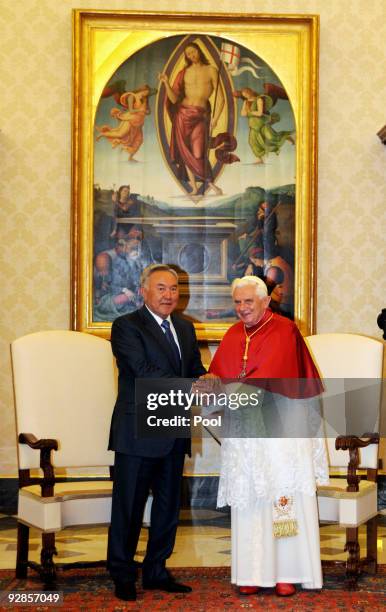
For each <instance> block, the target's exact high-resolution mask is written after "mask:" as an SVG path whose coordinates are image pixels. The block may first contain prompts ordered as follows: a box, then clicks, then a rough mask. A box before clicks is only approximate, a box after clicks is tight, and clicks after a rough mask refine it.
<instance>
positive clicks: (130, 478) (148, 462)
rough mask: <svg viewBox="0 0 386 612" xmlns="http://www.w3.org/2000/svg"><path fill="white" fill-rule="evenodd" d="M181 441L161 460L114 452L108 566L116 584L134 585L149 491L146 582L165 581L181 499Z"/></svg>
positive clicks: (145, 559) (145, 565) (160, 458)
mask: <svg viewBox="0 0 386 612" xmlns="http://www.w3.org/2000/svg"><path fill="white" fill-rule="evenodd" d="M181 442H182V440H176V443H175V445H174V447H173V449H172V450H171V451H170V452H169V453H168V454H167V455H165V456H164V457H137V456H132V455H126V454H123V453H115V464H114V484H113V498H112V511H111V526H110V529H109V542H108V551H107V567H108V569H109V572H110V575H111V577H112V579H113V580H115V581H117V580H118V581H121V582H126V581H134V580H136V577H137V564H136V563H135V561H134V555H135V553H136V550H137V544H138V539H139V535H140V531H141V527H142V520H143V512H144V508H145V504H146V500H147V498H148V495H149V490H150V489H151V490H152V493H153V503H152V509H151V518H150V528H149V537H148V543H147V549H146V555H145V558H144V561H143V566H142V577H143V580H144V581H145V582H146V581H147V582H148V581H152V580H163V579H165V578H167V571H166V569H165V562H166V559H168V558H169V557H170V555H171V554H172V552H173V547H174V542H175V538H176V531H177V525H178V516H179V509H180V498H181V479H182V470H183V466H184V459H185V455H184V453H183V452H182V450H181V449H182V445H181Z"/></svg>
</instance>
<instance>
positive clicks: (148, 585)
mask: <svg viewBox="0 0 386 612" xmlns="http://www.w3.org/2000/svg"><path fill="white" fill-rule="evenodd" d="M143 588H144V589H152V590H153V589H158V590H160V591H167V592H168V593H190V592H191V590H192V587H190V586H188V585H187V584H181V582H176V581H175V580H174V579H173V578H165V579H164V580H149V581H148V582H144V583H143Z"/></svg>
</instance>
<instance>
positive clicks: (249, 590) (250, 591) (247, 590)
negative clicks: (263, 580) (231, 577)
mask: <svg viewBox="0 0 386 612" xmlns="http://www.w3.org/2000/svg"><path fill="white" fill-rule="evenodd" d="M258 592H259V587H258V586H239V593H240V595H255V594H256V593H258Z"/></svg>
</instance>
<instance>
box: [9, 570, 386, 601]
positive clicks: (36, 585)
mask: <svg viewBox="0 0 386 612" xmlns="http://www.w3.org/2000/svg"><path fill="white" fill-rule="evenodd" d="M173 573H174V575H175V576H176V577H177V578H178V579H179V580H181V581H182V582H185V583H187V584H190V585H191V586H192V587H193V592H192V593H190V594H188V595H181V594H169V593H163V592H161V591H145V592H144V591H143V590H142V589H141V588H139V587H138V599H137V601H136V602H128V603H127V604H125V602H121V601H120V600H118V599H115V598H114V596H113V593H112V586H113V585H112V582H111V580H110V578H109V577H108V575H107V573H106V571H105V570H104V569H100V568H88V569H76V570H73V569H71V570H63V571H60V572H59V575H58V582H57V590H59V591H63V594H64V602H63V606H61V607H57V606H50V607H47V606H39V607H36V606H35V607H32V606H29V607H25V606H14V607H13V608H12V609H13V610H20V611H22V610H31V609H35V610H39V611H40V610H41V611H45V610H61V611H62V612H63V610H65V611H66V612H67V610H74V611H75V610H76V611H79V610H88V611H92V612H102V611H103V612H107V611H109V610H116V611H120V610H133V611H145V612H153V610H154V611H158V610H168V611H169V612H170V611H171V610H174V611H181V612H185V611H186V610H192V611H195V612H223V611H224V612H227V611H232V610H263V609H265V610H282V609H287V610H294V611H296V612H298V611H300V610H313V611H316V612H318V611H319V610H329V611H333V610H356V611H368V610H371V611H372V612H373V611H378V610H386V565H381V566H380V567H379V570H378V574H377V575H376V576H369V575H363V576H362V577H361V578H360V580H359V583H358V589H357V590H356V591H347V590H345V589H344V582H343V574H342V569H341V568H340V567H328V568H327V569H325V571H324V581H325V586H324V588H323V590H322V591H303V590H302V589H298V592H297V593H296V595H294V596H293V597H290V598H288V599H285V598H278V597H276V595H275V593H274V591H273V589H263V590H262V591H261V593H259V594H258V595H254V596H248V597H241V596H239V595H238V593H237V590H236V589H235V588H234V587H232V586H231V585H230V575H229V568H222V567H220V568H217V567H213V568H183V569H175V570H174V571H173ZM0 589H1V590H4V591H10V590H22V591H23V592H33V591H36V590H39V589H41V583H40V581H39V579H38V578H37V576H36V574H34V572H30V576H29V578H28V579H27V580H18V579H15V578H14V571H13V570H2V571H0ZM0 610H10V608H9V607H1V606H0Z"/></svg>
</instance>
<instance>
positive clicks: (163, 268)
mask: <svg viewBox="0 0 386 612" xmlns="http://www.w3.org/2000/svg"><path fill="white" fill-rule="evenodd" d="M154 272H170V274H173V276H175V278H176V281H177V282H178V274H177V272H176V271H175V270H174V269H173V268H171V267H170V266H168V265H167V264H150V266H147V267H146V268H145V269H144V270H143V272H142V274H141V287H145V286H146V285H147V281H148V280H149V278H150V276H151V275H152V274H154Z"/></svg>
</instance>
